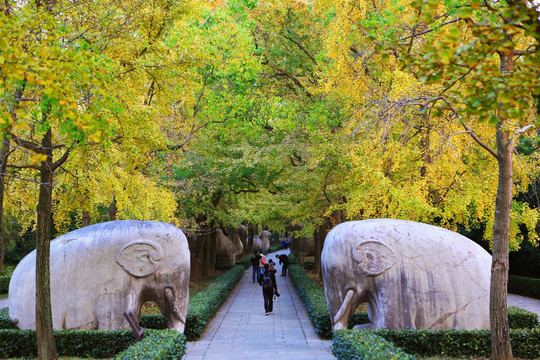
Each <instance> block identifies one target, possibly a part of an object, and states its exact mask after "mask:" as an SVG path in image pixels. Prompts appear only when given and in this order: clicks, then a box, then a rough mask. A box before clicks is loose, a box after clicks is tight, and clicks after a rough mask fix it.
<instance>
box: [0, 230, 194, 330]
mask: <svg viewBox="0 0 540 360" xmlns="http://www.w3.org/2000/svg"><path fill="white" fill-rule="evenodd" d="M50 249H51V263H50V269H51V303H52V317H53V327H54V328H56V329H73V330H79V329H105V330H118V329H126V328H129V325H128V323H127V321H126V320H125V318H124V315H123V314H124V312H125V311H128V310H130V311H132V312H133V314H134V315H135V317H136V319H140V314H141V307H142V305H143V303H144V302H146V301H154V302H155V303H156V304H157V306H158V307H159V309H160V311H161V312H162V314H163V315H165V316H166V317H167V319H168V327H169V328H170V329H175V330H178V331H180V332H183V331H184V327H185V322H186V315H187V310H188V305H189V275H190V253H189V248H188V243H187V239H186V237H185V235H184V233H183V232H182V231H181V230H180V229H178V228H177V227H175V226H173V225H170V224H166V223H160V222H153V221H133V220H120V221H111V222H106V223H101V224H96V225H91V226H87V227H84V228H81V229H78V230H75V231H72V232H70V233H67V234H65V235H63V236H60V237H59V238H57V239H55V240H53V241H51V248H50ZM35 262H36V251H35V250H34V251H33V252H31V253H30V254H28V255H27V256H26V257H25V258H24V259H23V260H22V261H21V262H20V263H19V265H18V266H17V267H16V269H15V271H14V272H13V276H12V278H11V282H10V284H9V317H10V319H11V321H13V322H14V323H15V324H16V325H17V326H18V327H19V328H20V329H35V328H36V315H35V272H36V271H35Z"/></svg>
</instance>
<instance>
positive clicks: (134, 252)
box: [116, 240, 163, 277]
mask: <svg viewBox="0 0 540 360" xmlns="http://www.w3.org/2000/svg"><path fill="white" fill-rule="evenodd" d="M162 257H163V250H162V249H161V246H159V244H158V243H156V242H154V241H151V240H134V241H132V242H130V243H128V244H126V245H125V246H124V247H123V248H122V250H120V252H119V253H118V255H117V256H116V262H117V263H118V264H120V266H122V267H123V268H124V270H126V271H127V272H128V273H130V274H131V275H133V276H135V277H144V276H148V275H150V274H153V273H154V272H155V271H156V270H157V269H158V267H159V263H160V261H161V258H162Z"/></svg>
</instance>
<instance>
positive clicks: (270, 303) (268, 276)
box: [259, 264, 279, 316]
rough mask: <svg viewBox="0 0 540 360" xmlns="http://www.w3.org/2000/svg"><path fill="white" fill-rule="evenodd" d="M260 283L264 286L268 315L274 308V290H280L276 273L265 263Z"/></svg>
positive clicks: (265, 305)
mask: <svg viewBox="0 0 540 360" xmlns="http://www.w3.org/2000/svg"><path fill="white" fill-rule="evenodd" d="M259 285H261V286H262V292H263V298H264V311H265V312H266V315H267V316H268V315H269V314H270V313H271V312H272V311H273V310H274V290H275V291H276V292H279V290H278V288H277V284H276V275H275V274H274V272H273V271H270V270H269V266H268V264H264V271H263V272H262V273H261V275H260V276H259Z"/></svg>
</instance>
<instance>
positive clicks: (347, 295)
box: [321, 219, 491, 330]
mask: <svg viewBox="0 0 540 360" xmlns="http://www.w3.org/2000/svg"><path fill="white" fill-rule="evenodd" d="M321 262H322V271H323V278H324V288H325V293H326V299H327V302H328V308H329V311H330V317H331V320H332V327H333V329H334V330H338V329H342V328H347V320H348V319H349V318H350V317H351V316H352V315H353V314H354V311H355V309H356V308H357V307H358V305H360V304H362V303H364V302H367V303H368V315H369V318H370V321H371V322H370V324H367V325H366V327H370V328H376V329H486V328H489V286H490V276H491V274H490V271H491V256H490V255H489V253H487V252H486V251H485V250H484V249H482V248H481V247H480V246H479V245H477V244H476V243H474V242H473V241H471V240H469V239H467V238H466V237H464V236H461V235H459V234H457V233H454V232H452V231H448V230H446V229H443V228H439V227H436V226H431V225H427V224H422V223H416V222H411V221H404V220H391V219H376V220H364V221H351V222H346V223H342V224H340V225H338V226H336V227H335V228H333V229H332V230H331V231H330V233H328V236H327V237H326V240H325V243H324V247H323V251H322V255H321Z"/></svg>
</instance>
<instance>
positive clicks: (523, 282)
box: [508, 275, 540, 299]
mask: <svg viewBox="0 0 540 360" xmlns="http://www.w3.org/2000/svg"><path fill="white" fill-rule="evenodd" d="M508 292H509V293H512V294H519V295H523V296H529V297H532V298H535V299H540V279H534V278H527V277H523V276H516V275H510V276H509V277H508Z"/></svg>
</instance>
